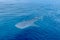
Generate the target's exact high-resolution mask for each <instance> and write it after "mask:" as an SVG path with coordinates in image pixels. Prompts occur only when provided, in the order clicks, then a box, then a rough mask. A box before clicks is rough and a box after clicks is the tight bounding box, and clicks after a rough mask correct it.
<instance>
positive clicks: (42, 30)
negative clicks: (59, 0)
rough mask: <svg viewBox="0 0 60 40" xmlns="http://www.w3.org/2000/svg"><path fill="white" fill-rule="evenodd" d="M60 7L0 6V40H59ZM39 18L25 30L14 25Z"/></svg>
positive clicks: (44, 5) (47, 5) (37, 5)
mask: <svg viewBox="0 0 60 40" xmlns="http://www.w3.org/2000/svg"><path fill="white" fill-rule="evenodd" d="M59 8H60V7H58V6H55V5H50V4H21V3H18V4H0V40H60V9H59ZM36 16H38V17H41V16H42V18H41V19H37V21H35V22H34V24H35V25H37V26H35V25H30V26H29V27H27V28H25V29H20V28H17V27H16V26H15V25H16V24H17V23H19V22H24V21H28V20H31V19H33V18H34V17H36Z"/></svg>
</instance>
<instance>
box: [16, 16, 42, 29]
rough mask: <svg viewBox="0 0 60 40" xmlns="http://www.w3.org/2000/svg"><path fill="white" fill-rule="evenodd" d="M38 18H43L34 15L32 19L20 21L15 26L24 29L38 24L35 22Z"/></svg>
mask: <svg viewBox="0 0 60 40" xmlns="http://www.w3.org/2000/svg"><path fill="white" fill-rule="evenodd" d="M38 19H41V17H34V18H33V19H31V20H27V21H23V22H19V23H17V24H16V25H15V26H16V27H17V28H20V29H24V28H26V27H29V26H37V25H36V24H34V22H36V21H37V20H38Z"/></svg>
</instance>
